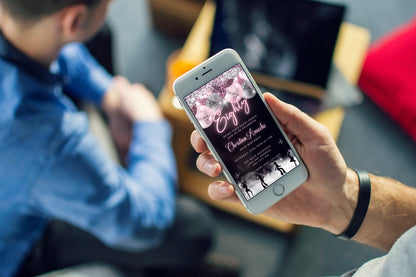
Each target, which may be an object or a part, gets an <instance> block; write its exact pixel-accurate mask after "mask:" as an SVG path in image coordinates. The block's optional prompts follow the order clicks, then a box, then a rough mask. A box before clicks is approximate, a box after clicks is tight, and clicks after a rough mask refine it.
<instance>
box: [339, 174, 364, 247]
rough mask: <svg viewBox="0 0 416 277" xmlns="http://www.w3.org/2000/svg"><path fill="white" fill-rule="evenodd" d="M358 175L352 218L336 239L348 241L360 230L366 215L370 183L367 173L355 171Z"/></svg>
mask: <svg viewBox="0 0 416 277" xmlns="http://www.w3.org/2000/svg"><path fill="white" fill-rule="evenodd" d="M355 172H356V173H357V175H358V180H359V183H360V189H359V191H358V202H357V207H356V208H355V211H354V215H353V216H352V219H351V222H350V224H349V225H348V227H347V228H346V229H345V230H344V232H342V233H341V234H339V235H336V237H338V238H342V239H350V238H352V237H353V236H354V235H355V234H356V233H357V232H358V230H359V229H360V227H361V224H362V223H363V221H364V218H365V215H366V214H367V210H368V206H369V204H370V198H371V181H370V176H368V173H367V171H361V170H355Z"/></svg>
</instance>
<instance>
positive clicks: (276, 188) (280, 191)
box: [273, 184, 285, 196]
mask: <svg viewBox="0 0 416 277" xmlns="http://www.w3.org/2000/svg"><path fill="white" fill-rule="evenodd" d="M273 193H274V194H275V195H277V196H282V195H283V193H285V187H284V186H283V185H281V184H277V185H275V186H274V187H273Z"/></svg>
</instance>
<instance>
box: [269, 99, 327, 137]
mask: <svg viewBox="0 0 416 277" xmlns="http://www.w3.org/2000/svg"><path fill="white" fill-rule="evenodd" d="M264 99H265V100H266V102H267V104H268V105H269V107H270V109H271V110H272V112H273V114H274V115H275V116H276V117H277V119H278V120H279V122H280V124H281V125H282V127H283V128H284V129H285V131H286V132H288V134H290V135H292V136H295V137H296V138H297V139H298V140H299V142H301V143H302V144H305V143H312V142H316V141H317V140H318V139H319V140H322V139H325V138H327V137H328V136H327V135H328V133H329V131H328V129H327V128H326V127H325V126H324V125H322V124H321V123H319V122H317V121H316V120H314V119H313V118H311V117H310V116H308V115H307V114H305V113H304V112H302V111H301V110H299V109H298V108H296V107H295V106H293V105H290V104H287V103H284V102H282V101H280V100H279V99H278V98H277V97H276V96H274V95H272V94H270V93H265V94H264Z"/></svg>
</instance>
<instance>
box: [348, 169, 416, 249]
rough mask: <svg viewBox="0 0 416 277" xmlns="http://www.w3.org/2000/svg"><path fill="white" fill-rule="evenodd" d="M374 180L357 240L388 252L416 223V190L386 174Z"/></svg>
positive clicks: (373, 178) (372, 178) (372, 177)
mask: <svg viewBox="0 0 416 277" xmlns="http://www.w3.org/2000/svg"><path fill="white" fill-rule="evenodd" d="M370 179H371V186H372V192H371V200H370V206H369V208H368V212H367V215H366V217H365V219H364V221H363V224H362V226H361V228H360V230H359V231H358V233H357V234H356V236H355V237H354V240H356V241H358V242H361V243H365V244H368V245H371V246H374V247H377V248H380V249H383V250H386V251H387V250H389V249H390V248H391V246H392V245H393V243H394V242H395V241H396V240H397V239H398V238H399V237H400V236H401V235H402V234H403V233H404V232H406V231H407V230H408V229H410V228H411V227H413V226H415V225H416V204H415V203H416V190H415V189H414V188H411V187H408V186H405V185H403V184H402V183H400V182H398V181H396V180H393V179H390V178H386V177H379V176H375V175H370Z"/></svg>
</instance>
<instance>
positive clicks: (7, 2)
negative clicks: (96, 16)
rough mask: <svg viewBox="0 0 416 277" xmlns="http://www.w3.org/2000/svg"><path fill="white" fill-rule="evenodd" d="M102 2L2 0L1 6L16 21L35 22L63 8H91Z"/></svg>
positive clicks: (89, 0) (81, 0)
mask: <svg viewBox="0 0 416 277" xmlns="http://www.w3.org/2000/svg"><path fill="white" fill-rule="evenodd" d="M100 2H102V0H2V5H3V7H4V8H6V9H7V10H8V11H9V13H10V14H11V15H12V16H13V17H14V18H16V19H18V20H21V21H28V22H29V21H36V20H39V19H40V18H42V17H44V16H48V15H52V14H54V13H56V12H58V11H60V10H62V9H64V8H67V7H70V6H74V5H78V4H84V5H86V6H87V7H88V8H93V7H94V6H96V5H97V4H98V3H100Z"/></svg>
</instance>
